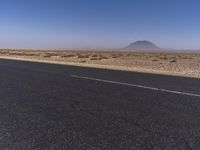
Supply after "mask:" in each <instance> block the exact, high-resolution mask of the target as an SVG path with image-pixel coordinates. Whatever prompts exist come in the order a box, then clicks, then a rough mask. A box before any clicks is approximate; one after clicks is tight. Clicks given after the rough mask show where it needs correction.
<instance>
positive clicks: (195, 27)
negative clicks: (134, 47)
mask: <svg viewBox="0 0 200 150" xmlns="http://www.w3.org/2000/svg"><path fill="white" fill-rule="evenodd" d="M0 2H1V4H0V47H1V48H117V47H124V46H126V45H127V44H129V43H130V42H133V41H136V40H150V41H152V42H154V43H156V44H157V45H158V46H160V47H163V48H185V49H189V48H191V49H200V1H199V0H0Z"/></svg>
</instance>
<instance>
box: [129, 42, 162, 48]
mask: <svg viewBox="0 0 200 150" xmlns="http://www.w3.org/2000/svg"><path fill="white" fill-rule="evenodd" d="M125 49H126V50H159V49H160V48H159V47H158V46H156V45H155V44H153V43H152V42H149V41H145V40H144V41H136V42H134V43H131V44H129V45H128V46H127V47H125Z"/></svg>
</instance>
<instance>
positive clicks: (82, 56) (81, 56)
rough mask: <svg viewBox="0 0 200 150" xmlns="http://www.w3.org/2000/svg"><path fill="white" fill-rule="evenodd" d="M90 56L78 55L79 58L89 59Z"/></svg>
mask: <svg viewBox="0 0 200 150" xmlns="http://www.w3.org/2000/svg"><path fill="white" fill-rule="evenodd" d="M89 57H90V55H78V58H89Z"/></svg>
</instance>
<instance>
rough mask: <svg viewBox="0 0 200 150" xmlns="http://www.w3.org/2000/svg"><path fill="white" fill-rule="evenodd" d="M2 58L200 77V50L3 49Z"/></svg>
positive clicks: (0, 53)
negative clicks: (190, 51) (189, 51)
mask: <svg viewBox="0 0 200 150" xmlns="http://www.w3.org/2000/svg"><path fill="white" fill-rule="evenodd" d="M0 58H5V59H19V60H26V61H39V62H45V63H58V64H66V65H76V66H86V67H97V68H106V69H116V70H126V71H137V72H148V73H159V74H169V75H180V76H189V77H198V78H199V77H200V53H197V52H196V53H188V52H185V53H184V52H182V53H178V52H170V53H169V52H120V51H112V52H111V51H109V52H105V51H56V50H0Z"/></svg>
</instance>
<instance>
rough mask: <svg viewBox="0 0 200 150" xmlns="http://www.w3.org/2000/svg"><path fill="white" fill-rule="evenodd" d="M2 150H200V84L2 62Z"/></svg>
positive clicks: (168, 77) (177, 79)
mask: <svg viewBox="0 0 200 150" xmlns="http://www.w3.org/2000/svg"><path fill="white" fill-rule="evenodd" d="M0 149H1V150H154V149H155V150H197V149H200V80H199V79H193V78H184V77H175V76H164V75H153V74H144V73H133V72H132V73H131V72H122V71H112V70H103V69H92V68H81V67H73V66H64V65H52V64H42V63H32V62H23V61H14V60H3V59H1V60H0Z"/></svg>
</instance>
